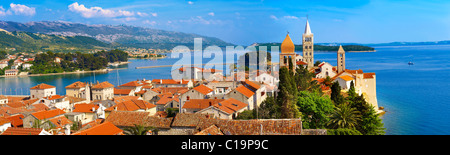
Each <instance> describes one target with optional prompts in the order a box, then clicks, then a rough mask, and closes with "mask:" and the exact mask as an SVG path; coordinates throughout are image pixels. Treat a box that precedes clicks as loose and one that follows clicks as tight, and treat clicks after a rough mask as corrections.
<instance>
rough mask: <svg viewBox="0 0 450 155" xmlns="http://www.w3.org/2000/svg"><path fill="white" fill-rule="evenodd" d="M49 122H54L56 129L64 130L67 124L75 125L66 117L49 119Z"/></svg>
mask: <svg viewBox="0 0 450 155" xmlns="http://www.w3.org/2000/svg"><path fill="white" fill-rule="evenodd" d="M49 121H50V122H52V123H53V124H54V125H55V127H56V128H63V127H64V125H66V124H73V122H72V121H70V120H69V119H67V118H66V117H65V116H59V117H55V118H52V119H49Z"/></svg>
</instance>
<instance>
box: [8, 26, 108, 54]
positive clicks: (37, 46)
mask: <svg viewBox="0 0 450 155" xmlns="http://www.w3.org/2000/svg"><path fill="white" fill-rule="evenodd" d="M109 47H110V44H108V43H104V42H101V41H98V40H96V39H94V38H91V37H84V36H59V35H48V34H40V33H31V32H20V31H13V32H7V31H0V50H5V51H8V52H13V53H15V52H34V53H36V52H45V51H48V50H50V51H53V52H76V51H80V52H88V51H92V50H95V49H98V50H103V49H107V48H109Z"/></svg>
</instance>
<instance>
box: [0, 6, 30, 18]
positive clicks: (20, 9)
mask: <svg viewBox="0 0 450 155" xmlns="http://www.w3.org/2000/svg"><path fill="white" fill-rule="evenodd" d="M9 6H10V7H11V8H10V10H8V11H12V12H14V14H15V15H25V16H33V15H35V14H36V9H35V8H33V7H28V6H26V5H22V4H14V3H11V4H10V5H9ZM2 8H3V7H2ZM0 11H1V10H0ZM3 11H4V9H3ZM8 11H7V12H6V13H8ZM9 13H11V12H9Z"/></svg>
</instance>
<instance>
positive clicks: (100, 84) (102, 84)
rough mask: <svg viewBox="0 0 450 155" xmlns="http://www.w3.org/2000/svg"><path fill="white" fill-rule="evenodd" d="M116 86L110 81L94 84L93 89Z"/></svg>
mask: <svg viewBox="0 0 450 155" xmlns="http://www.w3.org/2000/svg"><path fill="white" fill-rule="evenodd" d="M111 87H114V85H113V84H111V83H109V82H108V81H105V82H102V83H97V84H95V85H94V86H92V87H91V88H92V89H105V88H111Z"/></svg>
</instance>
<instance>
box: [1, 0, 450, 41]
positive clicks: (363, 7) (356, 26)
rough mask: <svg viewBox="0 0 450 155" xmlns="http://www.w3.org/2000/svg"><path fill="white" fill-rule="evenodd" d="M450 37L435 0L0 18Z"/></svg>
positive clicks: (26, 13) (185, 5)
mask: <svg viewBox="0 0 450 155" xmlns="http://www.w3.org/2000/svg"><path fill="white" fill-rule="evenodd" d="M306 15H308V18H309V22H310V25H311V30H312V32H313V33H314V35H315V42H316V43H330V42H340V43H383V42H394V41H440V40H450V1H439V0H427V1H425V0H408V1H407V0H346V1H336V0H249V1H238V0H214V1H211V0H190V1H189V0H131V1H129V0H126V1H125V0H97V1H92V0H58V1H56V0H53V1H50V0H35V1H32V0H15V1H9V0H2V1H1V2H0V20H7V21H17V22H29V21H56V20H58V21H68V22H76V23H85V24H110V25H118V24H126V25H133V26H142V27H148V28H155V29H163V30H170V31H180V32H187V33H196V34H200V35H206V36H213V37H217V38H220V39H222V40H224V41H227V42H231V43H234V44H239V45H249V44H251V43H254V42H281V41H282V40H283V39H284V37H285V36H286V32H287V31H289V32H290V36H291V38H292V39H293V41H294V43H296V44H298V43H301V34H302V33H303V31H304V28H305V23H306Z"/></svg>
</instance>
